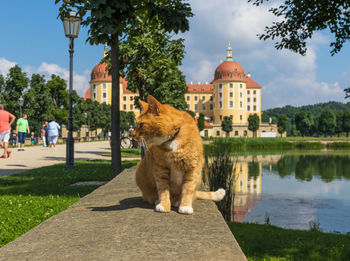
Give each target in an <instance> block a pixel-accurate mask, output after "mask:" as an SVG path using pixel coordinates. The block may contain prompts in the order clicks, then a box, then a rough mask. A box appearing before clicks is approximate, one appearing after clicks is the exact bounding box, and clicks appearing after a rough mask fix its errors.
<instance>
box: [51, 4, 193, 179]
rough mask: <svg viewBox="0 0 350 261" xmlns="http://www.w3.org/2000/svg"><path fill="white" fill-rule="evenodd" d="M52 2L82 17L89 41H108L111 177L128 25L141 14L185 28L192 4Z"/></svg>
mask: <svg viewBox="0 0 350 261" xmlns="http://www.w3.org/2000/svg"><path fill="white" fill-rule="evenodd" d="M55 3H56V4H61V5H60V8H59V16H60V17H61V18H64V17H66V16H67V15H68V13H69V11H70V10H71V9H74V10H77V11H78V14H79V15H80V16H81V17H82V19H83V20H82V25H83V26H87V27H88V28H89V31H88V34H89V35H88V38H87V41H88V42H89V43H90V44H107V45H108V46H109V47H110V48H111V51H110V61H111V67H110V70H109V73H110V74H111V75H112V106H111V115H112V119H111V133H112V142H111V144H112V166H111V176H112V177H114V176H115V175H117V174H118V173H119V172H120V171H121V153H120V146H119V145H120V141H119V133H120V114H119V78H120V71H121V70H122V68H123V66H124V64H123V62H124V59H123V57H121V53H120V46H121V44H122V43H123V42H125V41H127V39H128V37H129V36H132V35H130V34H129V32H130V30H129V29H130V28H133V27H134V26H137V25H138V24H139V23H140V22H141V21H140V18H141V17H142V18H143V19H142V20H144V21H145V23H146V24H150V25H152V26H153V28H156V25H157V24H159V25H160V26H161V29H164V31H165V32H169V33H170V32H175V33H177V32H179V31H181V32H184V31H186V30H188V29H189V21H188V18H189V17H191V16H192V13H191V8H190V6H189V4H188V3H185V2H184V1H183V0H132V1H130V0H109V1H106V0H71V1H65V0H55ZM153 59H157V57H153ZM149 62H151V61H149ZM156 97H157V96H156ZM157 98H158V97H157Z"/></svg>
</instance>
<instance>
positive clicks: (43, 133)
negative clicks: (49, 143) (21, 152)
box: [40, 124, 46, 147]
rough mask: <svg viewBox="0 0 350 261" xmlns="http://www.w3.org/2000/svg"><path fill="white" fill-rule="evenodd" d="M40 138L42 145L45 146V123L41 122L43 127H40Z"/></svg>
mask: <svg viewBox="0 0 350 261" xmlns="http://www.w3.org/2000/svg"><path fill="white" fill-rule="evenodd" d="M40 136H41V139H42V140H43V147H46V131H45V124H43V127H42V129H41V135H40Z"/></svg>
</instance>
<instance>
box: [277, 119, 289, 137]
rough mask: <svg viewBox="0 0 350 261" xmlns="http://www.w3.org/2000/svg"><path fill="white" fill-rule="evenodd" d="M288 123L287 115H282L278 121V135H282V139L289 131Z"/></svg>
mask: <svg viewBox="0 0 350 261" xmlns="http://www.w3.org/2000/svg"><path fill="white" fill-rule="evenodd" d="M287 123H288V118H287V116H286V115H285V114H280V115H279V116H278V120H277V128H278V133H279V134H281V137H282V135H283V133H284V132H285V131H286V129H287Z"/></svg>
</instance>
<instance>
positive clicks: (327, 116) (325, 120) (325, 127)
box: [318, 110, 336, 136]
mask: <svg viewBox="0 0 350 261" xmlns="http://www.w3.org/2000/svg"><path fill="white" fill-rule="evenodd" d="M335 127H336V118H335V113H334V112H333V111H332V110H325V111H323V112H322V113H321V115H320V119H319V126H318V128H319V131H320V132H321V133H322V134H323V135H324V136H328V135H333V134H334V132H335Z"/></svg>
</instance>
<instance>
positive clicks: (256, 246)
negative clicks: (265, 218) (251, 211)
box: [228, 222, 350, 261]
mask: <svg viewBox="0 0 350 261" xmlns="http://www.w3.org/2000/svg"><path fill="white" fill-rule="evenodd" d="M228 225H229V227H230V229H231V231H232V233H233V235H234V236H235V238H236V239H237V241H238V244H239V245H240V246H241V248H242V250H243V252H244V254H245V255H246V256H247V258H248V260H254V261H255V260H259V261H262V260H264V261H265V260H266V261H267V260H271V261H282V260H283V261H287V260H310V261H323V260H325V261H326V260H327V261H338V260H339V261H345V260H350V235H339V234H329V233H322V232H318V231H300V230H291V229H282V228H278V227H275V226H271V225H258V224H247V223H234V222H230V223H228Z"/></svg>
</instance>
